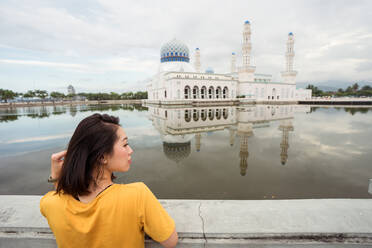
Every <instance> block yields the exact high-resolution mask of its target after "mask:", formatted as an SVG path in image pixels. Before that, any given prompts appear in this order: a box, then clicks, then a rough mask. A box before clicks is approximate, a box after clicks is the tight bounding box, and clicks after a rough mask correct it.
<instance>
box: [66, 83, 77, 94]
mask: <svg viewBox="0 0 372 248" xmlns="http://www.w3.org/2000/svg"><path fill="white" fill-rule="evenodd" d="M67 94H69V95H70V94H71V95H75V94H76V92H75V88H74V86H72V85H71V84H70V85H69V86H68V87H67Z"/></svg>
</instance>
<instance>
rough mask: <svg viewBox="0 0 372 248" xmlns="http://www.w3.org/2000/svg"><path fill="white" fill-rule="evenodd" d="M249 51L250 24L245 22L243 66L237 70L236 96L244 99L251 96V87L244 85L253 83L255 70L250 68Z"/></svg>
mask: <svg viewBox="0 0 372 248" xmlns="http://www.w3.org/2000/svg"><path fill="white" fill-rule="evenodd" d="M251 50H252V43H251V24H250V22H249V21H245V22H244V28H243V44H242V57H243V65H242V67H240V68H239V83H238V95H244V96H246V97H250V96H251V95H252V94H253V92H252V90H253V89H252V86H251V85H250V84H246V82H253V81H254V72H255V70H256V67H255V66H251ZM243 82H244V84H243Z"/></svg>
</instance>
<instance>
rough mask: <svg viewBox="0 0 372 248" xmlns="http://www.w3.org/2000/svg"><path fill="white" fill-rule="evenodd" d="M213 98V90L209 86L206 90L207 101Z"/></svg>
mask: <svg viewBox="0 0 372 248" xmlns="http://www.w3.org/2000/svg"><path fill="white" fill-rule="evenodd" d="M213 98H214V88H213V86H210V87H209V89H208V99H213Z"/></svg>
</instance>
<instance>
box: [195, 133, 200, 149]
mask: <svg viewBox="0 0 372 248" xmlns="http://www.w3.org/2000/svg"><path fill="white" fill-rule="evenodd" d="M195 146H196V151H197V152H200V146H201V134H200V133H197V134H195Z"/></svg>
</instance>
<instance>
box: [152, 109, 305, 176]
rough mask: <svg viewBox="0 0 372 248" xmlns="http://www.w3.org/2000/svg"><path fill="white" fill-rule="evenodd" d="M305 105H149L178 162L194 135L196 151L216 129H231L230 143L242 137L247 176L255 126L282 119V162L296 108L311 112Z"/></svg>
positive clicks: (167, 150) (188, 151) (242, 161)
mask: <svg viewBox="0 0 372 248" xmlns="http://www.w3.org/2000/svg"><path fill="white" fill-rule="evenodd" d="M309 111H310V107H308V106H303V105H253V106H249V107H236V106H216V107H194V108H186V107H178V108H174V107H173V108H169V107H168V108H162V107H151V106H150V107H149V114H150V119H151V120H152V122H153V125H154V127H155V128H156V129H157V130H158V131H159V133H160V135H161V138H162V140H163V151H164V154H165V155H166V157H167V158H168V159H170V160H172V161H175V162H176V163H179V162H181V161H182V160H183V159H185V158H187V157H188V156H189V155H190V154H191V150H192V149H191V141H192V139H193V138H194V139H195V150H196V152H199V151H201V149H202V144H203V142H202V139H204V138H208V137H206V136H207V135H206V134H208V133H210V132H213V131H222V130H228V132H229V143H228V142H226V143H227V145H228V144H230V146H234V144H235V138H236V137H237V138H238V139H239V140H240V144H239V148H240V151H239V157H240V174H241V175H242V176H244V175H245V174H246V171H247V168H248V157H249V152H248V139H249V137H251V136H252V135H254V129H255V128H265V127H269V123H270V122H271V121H280V125H279V130H278V131H281V132H282V135H281V136H282V138H281V142H280V145H279V144H278V146H279V147H280V150H281V153H280V162H281V164H282V165H285V164H286V162H287V160H288V148H289V132H290V131H293V130H294V128H293V125H292V120H293V118H294V113H295V112H309Z"/></svg>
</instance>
